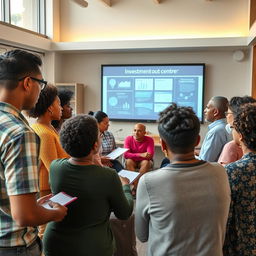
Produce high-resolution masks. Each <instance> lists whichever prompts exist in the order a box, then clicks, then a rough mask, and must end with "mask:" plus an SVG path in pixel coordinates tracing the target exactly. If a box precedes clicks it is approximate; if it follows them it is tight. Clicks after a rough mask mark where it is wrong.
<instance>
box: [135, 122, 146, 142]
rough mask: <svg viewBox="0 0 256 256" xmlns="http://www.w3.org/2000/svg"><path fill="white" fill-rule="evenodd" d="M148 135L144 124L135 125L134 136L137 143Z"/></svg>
mask: <svg viewBox="0 0 256 256" xmlns="http://www.w3.org/2000/svg"><path fill="white" fill-rule="evenodd" d="M145 135H146V126H145V125H144V124H142V123H138V124H135V126H134V129H133V136H134V138H135V139H136V140H137V141H142V140H143V139H144V136H145Z"/></svg>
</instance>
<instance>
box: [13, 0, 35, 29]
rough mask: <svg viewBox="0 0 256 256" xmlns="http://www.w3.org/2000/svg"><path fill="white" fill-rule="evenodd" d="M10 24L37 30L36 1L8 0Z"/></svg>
mask: <svg viewBox="0 0 256 256" xmlns="http://www.w3.org/2000/svg"><path fill="white" fill-rule="evenodd" d="M10 4H11V5H10V9H11V10H10V13H11V24H13V25H15V26H18V27H22V28H26V29H29V30H32V31H35V32H38V1H36V0H10Z"/></svg>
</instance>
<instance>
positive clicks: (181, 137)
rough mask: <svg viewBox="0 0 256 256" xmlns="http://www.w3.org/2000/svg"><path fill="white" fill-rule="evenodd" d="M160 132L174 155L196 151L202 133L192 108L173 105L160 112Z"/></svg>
mask: <svg viewBox="0 0 256 256" xmlns="http://www.w3.org/2000/svg"><path fill="white" fill-rule="evenodd" d="M159 115H160V118H159V120H158V122H159V124H158V131H159V134H160V137H161V138H162V139H163V140H164V141H165V142H166V144H167V145H168V147H169V148H170V149H171V151H172V152H174V153H181V154H185V153H189V152H191V151H193V150H194V147H195V144H196V142H197V138H198V134H199V131H200V122H199V119H198V117H197V116H196V114H195V113H194V111H193V110H192V108H191V107H178V106H177V105H176V104H175V103H171V105H170V106H169V107H167V108H166V109H165V110H164V111H162V112H160V114H159Z"/></svg>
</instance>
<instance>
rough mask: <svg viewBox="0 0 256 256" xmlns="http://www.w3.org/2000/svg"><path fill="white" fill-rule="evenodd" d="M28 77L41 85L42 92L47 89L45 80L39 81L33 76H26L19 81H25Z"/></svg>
mask: <svg viewBox="0 0 256 256" xmlns="http://www.w3.org/2000/svg"><path fill="white" fill-rule="evenodd" d="M26 77H30V78H31V79H32V80H34V81H37V82H38V83H39V85H40V88H41V91H42V90H43V89H44V88H45V86H46V85H47V81H45V80H44V79H38V78H35V77H32V76H24V77H22V78H20V79H19V81H22V80H24V79H25V78H26Z"/></svg>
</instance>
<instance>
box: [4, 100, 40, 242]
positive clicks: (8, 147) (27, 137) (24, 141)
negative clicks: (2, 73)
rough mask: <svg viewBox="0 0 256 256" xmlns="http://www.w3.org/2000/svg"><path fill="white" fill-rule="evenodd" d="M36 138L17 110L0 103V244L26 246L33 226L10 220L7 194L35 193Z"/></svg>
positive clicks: (36, 170) (37, 154) (30, 238)
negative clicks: (21, 224)
mask: <svg viewBox="0 0 256 256" xmlns="http://www.w3.org/2000/svg"><path fill="white" fill-rule="evenodd" d="M39 146H40V140H39V138H38V136H37V135H36V134H35V133H34V131H33V130H32V129H31V128H30V127H29V124H28V122H27V120H26V119H25V117H24V116H23V115H22V114H21V112H20V111H19V110H18V109H16V108H15V107H14V106H12V105H10V104H7V103H4V102H0V247H13V246H22V245H25V246H29V245H30V244H31V243H33V241H34V240H35V239H36V237H37V228H36V227H20V226H18V225H17V223H16V222H15V221H14V220H13V219H12V216H11V211H10V201H9V196H14V195H21V194H29V193H36V192H39V178H38V177H39V173H38V165H39Z"/></svg>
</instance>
